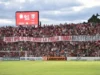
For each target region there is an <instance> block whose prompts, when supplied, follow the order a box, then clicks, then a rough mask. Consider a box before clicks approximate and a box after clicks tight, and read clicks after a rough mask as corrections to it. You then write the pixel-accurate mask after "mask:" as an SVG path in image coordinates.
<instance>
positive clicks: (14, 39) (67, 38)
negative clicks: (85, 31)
mask: <svg viewBox="0 0 100 75" xmlns="http://www.w3.org/2000/svg"><path fill="white" fill-rule="evenodd" d="M3 41H4V42H18V41H31V42H57V41H72V37H71V36H54V37H49V38H33V37H4V39H3Z"/></svg>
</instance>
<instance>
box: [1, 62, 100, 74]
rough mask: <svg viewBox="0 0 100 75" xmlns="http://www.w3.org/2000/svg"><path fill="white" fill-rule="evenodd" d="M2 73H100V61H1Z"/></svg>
mask: <svg viewBox="0 0 100 75" xmlns="http://www.w3.org/2000/svg"><path fill="white" fill-rule="evenodd" d="M0 75H100V62H99V61H88V62H87V61H83V62H82V61H69V62H68V61H0Z"/></svg>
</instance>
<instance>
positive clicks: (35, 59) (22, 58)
mask: <svg viewBox="0 0 100 75" xmlns="http://www.w3.org/2000/svg"><path fill="white" fill-rule="evenodd" d="M20 60H34V61H37V60H43V58H42V57H20Z"/></svg>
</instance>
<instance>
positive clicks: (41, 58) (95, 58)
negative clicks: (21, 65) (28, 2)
mask: <svg viewBox="0 0 100 75" xmlns="http://www.w3.org/2000/svg"><path fill="white" fill-rule="evenodd" d="M0 60H1V61H7V60H8V61H16V60H17V61H18V59H10V58H9V59H5V58H3V57H0ZM22 60H32V61H55V60H57V61H60V60H63V61H65V60H66V61H100V57H67V58H66V59H65V58H61V57H60V58H58V57H20V61H22Z"/></svg>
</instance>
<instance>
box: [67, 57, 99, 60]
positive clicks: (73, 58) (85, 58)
mask: <svg viewBox="0 0 100 75" xmlns="http://www.w3.org/2000/svg"><path fill="white" fill-rule="evenodd" d="M67 61H100V57H67Z"/></svg>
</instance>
